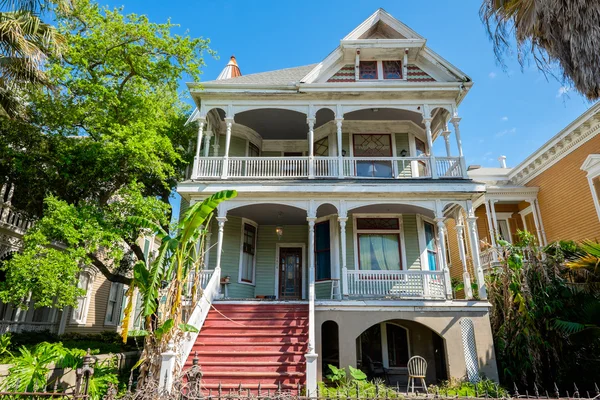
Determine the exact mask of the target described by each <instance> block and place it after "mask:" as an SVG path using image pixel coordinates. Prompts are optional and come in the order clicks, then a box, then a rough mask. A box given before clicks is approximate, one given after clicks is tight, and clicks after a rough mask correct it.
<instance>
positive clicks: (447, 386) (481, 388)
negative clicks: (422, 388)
mask: <svg viewBox="0 0 600 400" xmlns="http://www.w3.org/2000/svg"><path fill="white" fill-rule="evenodd" d="M427 391H428V392H429V393H430V394H436V395H441V396H444V397H476V396H478V397H484V396H485V397H491V398H497V399H503V398H508V397H510V394H509V393H508V391H507V390H506V389H504V388H503V387H502V386H500V385H498V384H497V383H496V382H494V381H492V380H490V379H487V378H481V379H479V380H478V381H477V382H476V383H472V382H469V381H463V380H456V379H451V380H448V381H444V382H442V383H441V384H439V385H430V386H429V387H428V388H427Z"/></svg>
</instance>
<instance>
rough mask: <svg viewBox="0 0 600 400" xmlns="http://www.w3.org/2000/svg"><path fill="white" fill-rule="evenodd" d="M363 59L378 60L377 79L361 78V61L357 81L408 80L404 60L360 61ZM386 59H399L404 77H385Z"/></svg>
mask: <svg viewBox="0 0 600 400" xmlns="http://www.w3.org/2000/svg"><path fill="white" fill-rule="evenodd" d="M363 61H367V62H369V61H375V62H377V79H360V63H359V66H358V79H357V82H380V81H383V82H389V81H391V82H396V81H406V80H407V77H406V76H404V61H403V60H395V59H393V58H389V59H385V60H373V59H363V58H361V59H360V62H363ZM384 61H397V62H399V63H400V71H401V74H402V77H401V78H400V79H385V77H384V76H383V62H384ZM338 70H339V69H338ZM334 75H335V73H334ZM332 76H333V75H332Z"/></svg>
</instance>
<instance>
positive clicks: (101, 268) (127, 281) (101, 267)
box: [88, 253, 132, 285]
mask: <svg viewBox="0 0 600 400" xmlns="http://www.w3.org/2000/svg"><path fill="white" fill-rule="evenodd" d="M88 256H89V257H90V258H91V259H92V265H94V266H95V267H96V268H98V270H99V271H100V272H101V273H102V275H104V276H105V277H106V279H107V280H109V281H110V282H116V283H122V284H124V285H131V280H132V279H131V278H128V277H126V276H123V275H117V274H113V273H112V272H110V270H109V269H108V267H107V266H106V265H104V263H103V262H102V261H100V259H99V258H98V257H96V255H95V254H93V253H90V254H88Z"/></svg>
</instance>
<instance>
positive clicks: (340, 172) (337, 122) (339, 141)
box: [335, 118, 344, 179]
mask: <svg viewBox="0 0 600 400" xmlns="http://www.w3.org/2000/svg"><path fill="white" fill-rule="evenodd" d="M343 120H344V118H336V119H335V126H336V128H337V151H338V178H339V179H344V158H343V157H344V156H343V154H342V151H343V150H342V121H343Z"/></svg>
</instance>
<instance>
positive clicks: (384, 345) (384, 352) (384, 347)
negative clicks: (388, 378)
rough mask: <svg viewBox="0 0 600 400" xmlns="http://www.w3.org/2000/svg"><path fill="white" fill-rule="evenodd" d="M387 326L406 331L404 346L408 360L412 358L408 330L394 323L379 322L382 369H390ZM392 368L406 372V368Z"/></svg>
mask: <svg viewBox="0 0 600 400" xmlns="http://www.w3.org/2000/svg"><path fill="white" fill-rule="evenodd" d="M388 325H395V326H397V327H399V328H402V329H404V330H405V331H406V346H407V347H408V359H409V360H410V358H411V357H412V352H411V342H410V329H408V328H407V327H405V326H404V325H401V324H397V323H395V322H381V323H380V324H379V331H380V333H381V359H382V363H383V366H384V368H390V360H389V349H388V341H387V326H388ZM359 347H360V346H359ZM392 368H393V369H394V370H400V371H402V370H406V367H392Z"/></svg>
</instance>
